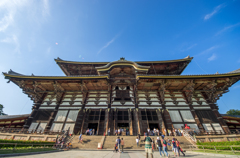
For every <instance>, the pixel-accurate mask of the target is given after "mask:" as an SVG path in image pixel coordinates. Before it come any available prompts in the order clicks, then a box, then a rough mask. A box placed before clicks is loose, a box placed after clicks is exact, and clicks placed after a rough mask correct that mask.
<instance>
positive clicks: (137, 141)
mask: <svg viewBox="0 0 240 158" xmlns="http://www.w3.org/2000/svg"><path fill="white" fill-rule="evenodd" d="M136 143H137V147H138V144H139V139H138V137H137V138H136Z"/></svg>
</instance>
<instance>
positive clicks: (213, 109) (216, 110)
mask: <svg viewBox="0 0 240 158" xmlns="http://www.w3.org/2000/svg"><path fill="white" fill-rule="evenodd" d="M210 107H211V109H212V111H213V113H214V114H215V116H216V117H217V119H218V121H219V124H220V125H221V127H222V129H223V131H224V132H225V133H226V134H231V131H230V129H229V128H228V125H227V124H226V122H224V120H223V118H222V116H221V114H220V113H219V112H218V109H217V106H216V105H215V104H211V105H210ZM213 129H214V128H213ZM214 130H215V129H214Z"/></svg>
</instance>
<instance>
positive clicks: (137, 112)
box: [135, 108, 142, 135]
mask: <svg viewBox="0 0 240 158" xmlns="http://www.w3.org/2000/svg"><path fill="white" fill-rule="evenodd" d="M135 114H136V123H137V130H138V131H137V134H140V135H141V134H142V132H141V124H140V120H139V119H140V116H139V109H138V108H136V109H135Z"/></svg>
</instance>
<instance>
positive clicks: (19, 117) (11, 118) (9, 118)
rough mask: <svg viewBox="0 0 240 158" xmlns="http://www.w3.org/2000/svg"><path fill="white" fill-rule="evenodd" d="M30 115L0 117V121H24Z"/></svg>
mask: <svg viewBox="0 0 240 158" xmlns="http://www.w3.org/2000/svg"><path fill="white" fill-rule="evenodd" d="M29 115H30V114H23V115H1V116H0V121H3V120H18V119H24V118H27V117H29Z"/></svg>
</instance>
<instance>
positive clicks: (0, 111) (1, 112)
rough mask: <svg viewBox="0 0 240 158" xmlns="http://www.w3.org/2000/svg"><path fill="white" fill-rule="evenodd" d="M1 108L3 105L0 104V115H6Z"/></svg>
mask: <svg viewBox="0 0 240 158" xmlns="http://www.w3.org/2000/svg"><path fill="white" fill-rule="evenodd" d="M3 108H4V106H3V105H2V104H0V115H7V114H5V113H4V112H3Z"/></svg>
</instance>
